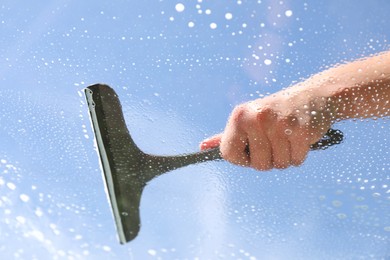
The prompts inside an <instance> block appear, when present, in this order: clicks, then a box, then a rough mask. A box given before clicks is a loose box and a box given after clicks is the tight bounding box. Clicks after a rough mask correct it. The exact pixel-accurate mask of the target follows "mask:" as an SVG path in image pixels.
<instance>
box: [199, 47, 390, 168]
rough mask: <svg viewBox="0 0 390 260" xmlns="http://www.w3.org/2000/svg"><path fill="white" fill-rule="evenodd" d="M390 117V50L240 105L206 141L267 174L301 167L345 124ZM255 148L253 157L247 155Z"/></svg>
mask: <svg viewBox="0 0 390 260" xmlns="http://www.w3.org/2000/svg"><path fill="white" fill-rule="evenodd" d="M389 114H390V51H387V52H383V53H380V54H378V55H375V56H371V57H368V58H364V59H361V60H357V61H354V62H351V63H347V64H343V65H339V66H336V67H333V68H331V69H328V70H325V71H323V72H321V73H318V74H315V75H314V76H312V77H310V78H309V79H307V80H305V81H303V82H301V83H299V84H296V85H293V86H291V87H289V88H287V89H285V90H282V91H279V92H277V93H275V94H273V95H270V96H267V97H265V98H261V99H256V100H253V101H250V102H247V103H244V104H241V105H239V106H237V107H236V108H235V109H234V110H233V112H232V114H231V116H230V118H229V120H228V122H227V125H226V128H225V130H224V132H223V133H220V134H218V135H215V136H213V137H211V138H209V139H206V140H204V141H203V142H202V143H201V144H200V148H201V149H202V150H205V149H210V148H214V147H217V146H220V150H221V153H222V157H223V158H224V159H225V160H227V161H229V162H231V163H234V164H237V165H241V166H248V167H253V168H255V169H257V170H261V171H265V170H270V169H272V168H277V169H284V168H287V167H289V166H298V165H301V164H302V163H303V162H304V160H305V158H306V156H307V153H308V152H309V150H310V145H311V144H313V143H315V142H317V141H318V140H319V139H320V138H321V137H322V136H323V135H324V134H325V133H326V131H327V130H328V129H329V128H330V127H331V125H332V124H333V123H334V122H336V121H340V120H346V119H350V118H355V119H356V118H378V117H386V116H389ZM247 147H249V153H248V152H247V151H246V149H247Z"/></svg>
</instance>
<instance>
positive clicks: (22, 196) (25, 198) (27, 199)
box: [19, 194, 30, 202]
mask: <svg viewBox="0 0 390 260" xmlns="http://www.w3.org/2000/svg"><path fill="white" fill-rule="evenodd" d="M19 197H20V200H21V201H23V202H28V201H29V200H30V197H29V196H27V195H26V194H20V196H19Z"/></svg>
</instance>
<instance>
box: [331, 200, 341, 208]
mask: <svg viewBox="0 0 390 260" xmlns="http://www.w3.org/2000/svg"><path fill="white" fill-rule="evenodd" d="M332 205H333V206H334V207H337V208H338V207H341V206H342V205H343V203H342V202H341V201H339V200H334V201H332Z"/></svg>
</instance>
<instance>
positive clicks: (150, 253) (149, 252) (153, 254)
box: [148, 249, 157, 256]
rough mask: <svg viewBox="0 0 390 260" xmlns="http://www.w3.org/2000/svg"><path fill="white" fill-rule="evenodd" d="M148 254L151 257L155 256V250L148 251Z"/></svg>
mask: <svg viewBox="0 0 390 260" xmlns="http://www.w3.org/2000/svg"><path fill="white" fill-rule="evenodd" d="M148 254H149V255H151V256H155V255H156V254H157V252H156V250H153V249H149V250H148Z"/></svg>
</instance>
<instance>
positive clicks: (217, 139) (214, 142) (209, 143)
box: [199, 133, 222, 151]
mask: <svg viewBox="0 0 390 260" xmlns="http://www.w3.org/2000/svg"><path fill="white" fill-rule="evenodd" d="M221 138H222V133H220V134H216V135H214V136H212V137H210V138H207V139H205V140H203V141H202V142H201V143H200V145H199V148H200V150H202V151H203V150H206V149H211V148H215V147H218V146H219V145H220V143H221Z"/></svg>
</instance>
